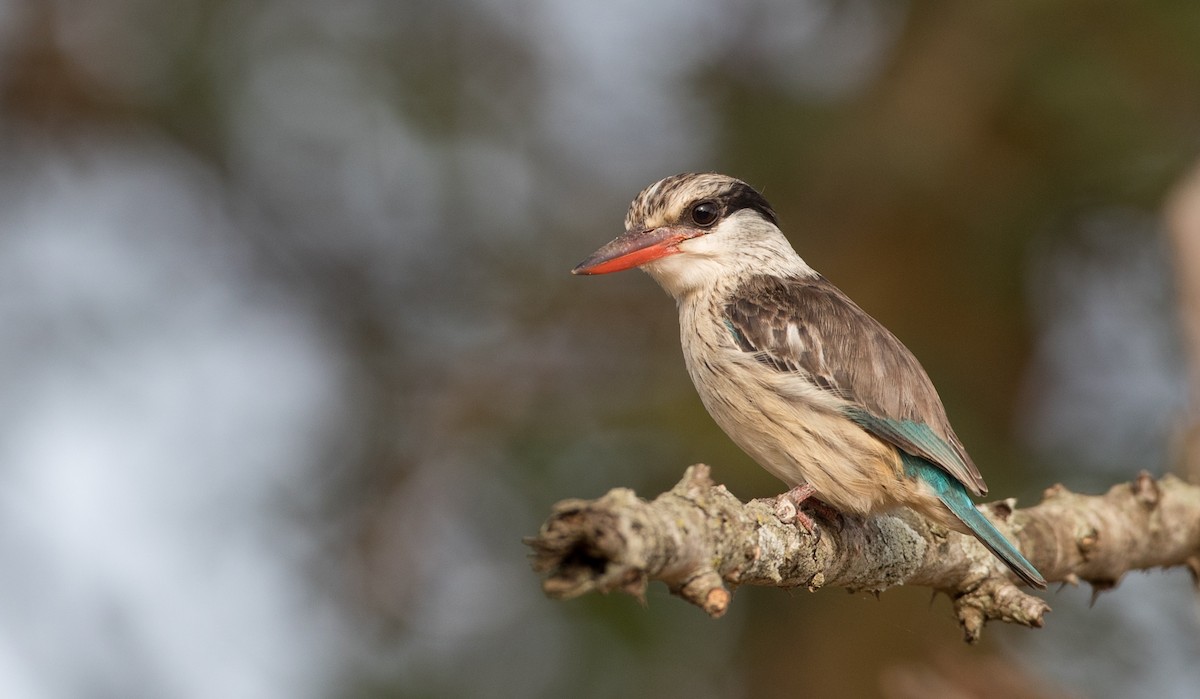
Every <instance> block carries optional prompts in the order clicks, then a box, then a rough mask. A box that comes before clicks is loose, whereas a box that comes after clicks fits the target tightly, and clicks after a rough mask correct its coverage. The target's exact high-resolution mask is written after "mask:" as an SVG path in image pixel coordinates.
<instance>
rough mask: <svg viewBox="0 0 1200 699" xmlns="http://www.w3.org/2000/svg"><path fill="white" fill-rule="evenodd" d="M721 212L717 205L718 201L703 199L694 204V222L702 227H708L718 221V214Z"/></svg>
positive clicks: (692, 214) (692, 212) (692, 213)
mask: <svg viewBox="0 0 1200 699" xmlns="http://www.w3.org/2000/svg"><path fill="white" fill-rule="evenodd" d="M720 213H721V209H720V207H718V206H717V204H716V202H711V201H702V202H700V203H699V204H696V205H694V206H692V211H691V216H692V223H694V224H696V225H697V226H700V227H701V228H707V227H708V226H711V225H713V224H714V223H716V221H717V216H718V215H719V214H720Z"/></svg>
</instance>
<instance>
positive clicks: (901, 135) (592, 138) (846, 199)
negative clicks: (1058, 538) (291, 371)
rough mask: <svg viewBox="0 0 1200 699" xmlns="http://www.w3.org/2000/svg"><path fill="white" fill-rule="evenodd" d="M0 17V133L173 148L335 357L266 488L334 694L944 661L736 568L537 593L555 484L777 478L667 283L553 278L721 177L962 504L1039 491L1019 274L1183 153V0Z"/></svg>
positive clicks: (723, 683) (1126, 204)
mask: <svg viewBox="0 0 1200 699" xmlns="http://www.w3.org/2000/svg"><path fill="white" fill-rule="evenodd" d="M3 7H4V12H5V13H6V14H7V17H8V21H9V22H10V28H9V29H7V30H4V31H3V32H0V42H2V45H3V47H4V53H3V56H4V57H3V60H2V62H0V149H3V150H4V151H6V152H8V153H9V154H10V156H12V155H13V154H17V153H27V152H31V151H36V149H38V148H49V149H52V150H57V151H63V152H66V153H68V154H70V153H72V152H76V151H81V150H84V149H86V146H87V144H88V143H89V142H91V141H100V142H113V141H116V142H138V141H149V142H161V141H166V142H169V143H170V144H172V145H173V146H175V147H179V148H181V149H183V150H184V151H185V152H186V153H187V154H188V157H190V158H193V159H195V160H196V161H198V162H200V163H203V164H204V165H205V167H207V168H208V169H209V171H210V172H211V173H212V176H213V177H214V178H215V179H216V180H217V181H218V182H219V183H220V185H219V187H220V197H221V206H224V207H227V208H228V209H229V210H230V211H232V212H233V213H234V215H235V217H236V219H237V221H238V225H237V226H236V228H235V229H234V232H233V235H235V236H237V237H238V240H237V241H232V240H231V241H229V243H230V245H234V244H236V245H242V244H247V243H248V244H249V246H250V249H251V253H252V258H253V260H252V269H253V270H254V275H255V277H256V280H258V281H259V282H261V283H263V284H266V285H269V286H270V288H272V289H278V290H280V294H279V296H278V298H279V299H280V300H279V301H277V302H278V303H286V304H288V305H290V306H292V307H295V308H300V309H302V310H303V312H304V313H306V314H308V316H309V317H311V318H312V319H313V322H314V323H315V324H316V326H317V327H318V328H319V329H320V333H321V335H322V337H323V340H324V341H325V342H327V343H328V344H329V346H330V347H332V348H334V349H335V351H336V354H337V356H338V357H339V358H340V359H339V361H340V364H339V366H338V367H337V368H336V372H337V374H338V376H339V379H340V382H341V383H340V386H341V396H340V399H339V402H338V404H337V405H336V406H332V407H330V408H329V421H330V424H329V429H328V435H327V437H326V438H325V443H324V444H323V445H322V446H321V448H319V449H318V450H317V452H316V453H314V454H313V455H312V458H313V464H312V465H311V471H310V472H311V474H312V479H311V480H312V482H311V484H310V488H311V492H312V493H315V495H308V494H306V495H304V496H293V497H292V498H291V499H290V500H288V502H286V503H285V505H286V508H287V509H288V510H289V511H290V512H291V513H292V517H293V520H292V521H293V525H294V526H296V527H299V528H303V529H305V530H307V531H310V532H315V535H316V536H317V537H318V539H319V540H320V541H322V542H323V547H322V549H321V552H322V553H321V555H320V556H318V557H317V559H316V560H313V561H311V562H310V568H309V570H308V572H309V573H311V574H312V576H313V578H314V579H315V580H317V581H318V582H319V585H320V587H319V589H320V590H321V591H322V592H321V594H325V595H330V596H332V597H334V598H335V599H337V600H339V603H340V604H342V605H343V608H344V609H345V610H347V611H346V613H347V614H348V615H349V616H350V617H351V618H352V619H353V620H354V624H355V626H354V628H355V629H356V634H357V635H358V638H359V641H360V645H361V646H362V648H359V649H357V650H355V651H353V652H351V651H344V655H341V654H339V655H337V657H339V658H340V660H339V661H338V662H340V663H342V666H341V668H340V669H339V672H340V673H342V675H343V677H342V680H341V681H340V685H339V686H340V687H341V688H342V689H340V690H339V693H340V694H341V695H342V696H362V697H392V696H413V697H416V696H429V697H432V696H461V695H481V696H539V695H540V696H558V695H567V694H569V695H571V696H580V697H583V696H596V697H601V696H614V695H636V694H642V695H659V696H680V695H684V694H687V695H689V696H721V697H726V696H727V697H735V696H753V697H773V696H780V697H782V696H794V695H795V694H797V693H802V694H805V695H813V696H824V695H836V696H878V695H881V694H882V692H883V690H882V689H881V682H882V681H883V680H881V678H882V677H885V676H894V674H893V675H886V673H885V670H887V669H888V668H891V669H893V670H894V669H895V668H896V667H904V666H906V664H908V663H914V664H916V663H920V662H923V659H924V658H927V657H933V656H935V655H936V654H939V653H941V654H944V653H946V652H947V651H946V649H947V648H952V647H954V646H955V644H958V643H959V641H958V632H957V630H956V629H955V628H954V626H953V624H952V622H951V621H950V617H949V614H948V613H947V609H946V607H945V604H944V601H940V602H935V603H934V604H933V606H932V608H930V606H929V604H928V601H927V598H926V597H925V596H924V595H923V594H920V593H919V591H910V590H901V591H896V592H889V593H887V594H885V595H884V596H883V598H882V599H881V600H880V601H878V602H876V601H874V600H871V599H865V600H864V599H860V598H858V597H846V596H841V595H838V594H836V593H833V592H822V593H819V594H816V595H810V594H808V593H805V592H796V593H792V594H787V593H781V592H779V591H774V590H741V591H739V592H738V595H737V597H736V599H735V604H734V608H733V612H732V613H731V614H730V618H727V619H724V620H721V621H718V622H711V621H708V620H706V619H703V618H701V615H699V613H698V612H695V611H694V610H692V609H688V608H685V607H684V606H683V605H682V604H681V603H679V602H678V601H676V600H674V599H670V598H668V597H667V595H666V594H665V592H663V591H662V590H653V591H652V592H651V594H650V600H649V605H648V607H647V608H641V607H639V606H637V605H635V604H633V603H631V602H630V601H629V600H626V599H586V600H579V601H575V602H571V603H567V604H560V603H551V602H549V601H546V600H543V599H541V598H540V597H539V596H538V593H537V581H536V578H535V577H534V576H533V574H532V573H529V572H528V571H527V570H525V569H524V561H523V557H524V555H525V552H524V551H523V549H522V547H521V545H520V537H521V536H523V535H527V534H530V533H532V532H533V531H534V529H535V527H536V526H537V525H538V523H539V521H540V519H541V517H542V516H543V515H544V514H545V512H546V511H547V510H548V507H549V506H550V505H551V504H552V503H553V502H554V501H556V500H558V499H562V498H566V497H594V496H597V495H599V494H601V493H603V492H604V491H605V490H607V489H608V488H611V487H616V486H629V487H634V488H636V489H637V490H638V491H639V492H640V493H643V494H645V495H652V494H654V493H656V492H658V491H660V490H662V489H665V488H667V487H669V486H670V485H671V484H672V483H673V482H674V480H675V479H676V478H678V476H679V475H680V474H682V471H683V467H684V466H685V465H687V464H689V463H693V462H697V461H704V462H707V463H710V464H713V465H714V467H715V473H716V475H717V477H718V478H721V479H722V480H724V481H725V482H727V483H728V484H729V485H730V487H731V489H732V490H733V491H734V492H736V493H738V494H739V495H741V496H743V497H750V496H761V495H767V494H770V493H772V492H774V491H775V490H777V489H778V487H779V485H778V484H777V483H775V482H774V481H773V480H772V479H771V478H770V477H768V476H766V475H765V474H764V473H762V472H761V470H759V469H758V468H756V467H755V466H754V465H753V464H752V463H751V462H750V461H749V459H748V458H747V457H745V456H744V455H743V454H741V453H740V452H738V451H737V450H736V448H735V447H733V446H732V445H731V444H730V443H729V442H728V440H727V439H725V437H724V436H723V435H721V434H720V433H719V431H718V430H717V429H716V428H715V426H714V425H713V424H712V423H711V421H710V420H709V418H708V417H707V416H706V415H705V413H704V411H703V408H702V407H701V406H700V404H699V401H698V400H696V398H695V396H694V392H693V390H692V388H691V386H690V384H689V382H688V379H687V376H686V374H685V372H684V370H683V366H682V362H681V361H680V355H679V349H678V338H677V330H676V325H675V322H676V321H675V316H674V309H673V308H672V304H671V303H670V301H669V300H668V299H667V298H666V297H665V296H664V295H663V294H661V293H660V292H659V290H658V289H656V288H655V287H654V286H653V284H652V283H651V282H650V281H649V280H647V279H645V278H642V277H641V276H640V275H633V274H630V275H625V276H621V277H614V278H603V279H575V278H571V277H570V276H569V275H568V274H567V271H568V270H569V269H570V268H571V266H572V264H573V263H575V262H576V261H577V260H578V259H580V258H582V257H583V256H584V255H586V254H587V253H588V252H590V251H591V250H592V249H593V248H595V247H597V246H598V245H600V244H601V243H603V242H605V241H606V240H608V239H609V238H611V237H612V236H614V235H616V234H617V233H618V232H619V230H618V229H619V227H620V223H621V220H622V217H623V214H624V207H625V206H626V205H627V202H628V201H629V199H630V198H631V197H632V196H633V195H634V194H635V193H636V192H637V191H638V190H639V189H640V188H641V187H643V186H645V185H646V184H648V183H650V182H651V181H653V180H655V179H657V178H659V177H662V176H665V175H668V174H673V173H675V172H679V171H684V170H689V169H712V170H720V171H726V172H729V173H730V174H734V175H736V176H739V177H741V178H743V179H745V180H747V181H749V182H751V183H752V184H754V185H756V186H758V187H760V188H762V189H764V190H765V193H766V195H767V196H768V198H769V199H770V200H771V201H772V203H773V204H774V205H775V206H776V208H777V209H778V210H779V212H780V213H781V217H782V220H783V223H784V228H785V232H787V233H788V235H789V237H790V238H791V239H792V241H793V243H794V244H795V245H796V247H797V249H798V250H799V251H800V252H801V254H802V255H803V256H804V257H805V258H806V260H808V261H809V262H810V263H811V264H812V265H813V266H815V267H816V268H818V269H820V270H821V271H822V272H824V273H825V274H826V275H827V276H828V277H829V278H831V279H832V280H833V281H834V282H835V283H837V284H839V285H840V286H841V287H842V288H843V289H845V290H846V291H847V292H848V293H849V294H850V295H851V296H852V297H853V298H855V299H856V300H857V301H858V302H859V303H860V304H861V305H862V306H863V307H865V308H866V309H867V310H868V311H869V312H871V313H872V314H874V315H876V317H878V318H879V319H880V320H882V321H883V322H884V323H885V324H886V325H888V326H889V327H891V328H892V329H893V330H894V331H895V332H896V333H897V334H898V335H899V336H900V337H901V338H902V339H904V341H905V342H906V343H907V344H908V345H909V346H910V347H911V348H912V349H913V350H914V351H915V352H916V354H917V355H918V356H919V357H921V359H922V361H923V363H924V364H925V366H926V367H927V368H928V370H929V371H930V373H931V375H932V376H933V377H934V379H935V382H936V383H937V384H938V386H939V388H940V390H941V392H942V395H943V398H944V400H945V402H946V404H947V406H948V409H949V412H950V414H951V416H952V418H953V419H954V421H955V424H956V425H957V426H958V430H959V432H960V434H961V436H962V437H963V438H964V441H965V442H966V443H967V445H968V446H969V447H970V448H971V450H972V452H973V453H974V455H975V460H976V461H977V462H979V463H980V464H981V466H982V467H983V471H984V473H985V475H986V476H987V478H988V480H989V482H990V483H991V485H992V490H993V493H995V494H996V495H998V496H1003V495H1007V494H1021V495H1023V496H1032V495H1034V494H1036V493H1037V492H1038V491H1039V490H1040V489H1041V488H1043V487H1045V486H1047V485H1049V484H1050V482H1051V481H1052V480H1057V479H1068V480H1069V479H1070V478H1071V475H1070V472H1069V471H1067V470H1059V471H1056V472H1055V473H1054V474H1053V475H1048V474H1047V473H1044V472H1040V471H1039V470H1038V468H1037V464H1038V460H1037V457H1036V456H1035V455H1034V454H1032V453H1031V452H1030V451H1028V450H1027V449H1026V448H1025V447H1024V446H1023V445H1022V444H1021V442H1020V441H1019V440H1018V439H1017V437H1016V435H1015V427H1016V423H1017V422H1018V418H1019V415H1018V414H1019V413H1020V412H1021V411H1023V410H1025V409H1026V408H1027V406H1028V401H1036V400H1037V399H1038V396H1039V395H1040V394H1041V393H1043V392H1048V391H1053V390H1054V386H1052V385H1039V386H1035V387H1033V388H1032V389H1030V387H1029V386H1028V384H1027V380H1026V377H1027V376H1028V371H1029V367H1030V363H1031V362H1032V361H1033V360H1032V357H1031V355H1032V352H1033V347H1034V344H1035V342H1036V338H1035V336H1034V333H1035V330H1036V327H1035V326H1034V324H1033V322H1032V321H1031V318H1030V306H1031V305H1034V306H1036V305H1038V304H1052V303H1054V300H1053V299H1046V298H1030V297H1029V294H1030V292H1029V289H1030V288H1031V287H1030V286H1029V284H1028V283H1027V274H1029V272H1030V270H1031V269H1035V267H1032V266H1031V265H1030V262H1031V258H1032V257H1033V256H1034V253H1035V252H1036V251H1038V250H1044V249H1046V248H1047V247H1048V246H1051V244H1052V243H1053V244H1060V243H1062V244H1065V245H1068V246H1070V245H1071V244H1072V241H1073V239H1074V236H1077V235H1078V231H1079V230H1080V226H1081V221H1085V220H1087V219H1088V217H1090V216H1093V215H1094V214H1095V212H1096V211H1098V210H1110V209H1129V210H1134V211H1140V212H1143V213H1144V214H1145V215H1146V216H1149V217H1153V216H1154V215H1156V211H1157V208H1158V206H1159V202H1160V200H1161V199H1162V197H1163V195H1164V192H1165V191H1166V188H1167V187H1169V186H1170V184H1171V183H1172V182H1173V181H1174V179H1175V178H1176V177H1177V176H1178V175H1179V173H1180V172H1181V171H1182V169H1183V168H1185V167H1187V166H1188V165H1189V164H1190V163H1191V162H1192V161H1193V160H1194V159H1195V156H1196V153H1197V145H1198V143H1200V141H1198V137H1200V126H1198V125H1200V89H1197V88H1198V87H1200V8H1198V7H1197V6H1196V5H1195V4H1194V3H1188V2H1181V1H1176V2H1165V3H1105V4H1102V5H1096V4H1094V3H1084V2H1075V1H1068V0H1060V1H1058V2H1013V3H986V4H945V3H934V2H913V3H909V4H900V3H887V2H880V1H878V0H814V1H813V2H807V3H801V4H794V3H786V2H782V1H778V0H758V1H756V2H752V3H749V4H746V3H733V2H729V1H728V0H724V1H716V2H711V3H708V4H706V5H703V6H697V7H695V8H691V7H688V6H687V5H686V4H683V3H674V2H673V3H667V4H664V5H662V6H660V7H656V8H655V9H650V8H645V7H641V6H639V5H637V4H636V3H616V4H612V5H606V6H605V9H598V8H594V7H589V6H586V4H584V3H561V4H560V3H545V2H542V3H539V2H514V3H502V2H497V1H493V0H454V1H442V2H424V1H408V2H402V3H390V2H383V1H382V0H379V1H372V0H355V1H354V2H345V3H318V2H296V3H286V2H271V1H267V0H263V1H258V2H238V1H235V0H177V1H176V2H170V3H157V2H152V1H151V0H107V1H106V2H99V3H89V4H88V5H87V6H86V7H82V6H78V5H76V4H72V3H66V2H62V3H55V2H28V3H21V2H15V3H9V4H8V5H7V6H3ZM9 160H10V162H17V161H16V160H13V159H11V158H10V159H9ZM1064 241H1065V242H1064ZM1153 466H1155V464H1136V465H1132V466H1131V470H1130V473H1132V472H1133V470H1135V469H1136V468H1142V467H1153ZM1060 468H1061V466H1060ZM464 578H465V579H467V580H468V581H469V582H465V583H464V582H462V580H463V579H464ZM1118 594H1119V593H1118ZM1124 602H1125V600H1124V599H1114V600H1113V601H1112V603H1113V604H1123V603H1124ZM1052 603H1055V604H1057V602H1054V601H1053V600H1052ZM1050 623H1051V624H1055V623H1058V619H1055V618H1052V619H1051V622H1050ZM1030 633H1031V632H1028V631H1018V630H1013V629H995V630H989V638H988V640H987V641H986V642H985V644H984V646H983V648H981V649H979V650H973V651H971V652H972V653H975V654H983V653H989V652H992V651H995V650H997V649H998V647H999V646H1001V645H1003V646H1007V647H1010V648H1013V649H1018V648H1019V647H1020V646H1021V644H1022V643H1023V639H1024V638H1025V637H1026V636H1028V635H1029V634H1030ZM364 649H365V650H364ZM1096 653H1097V654H1099V655H1103V654H1104V651H1103V649H1096ZM937 657H944V656H937ZM1096 690H1097V688H1096V687H1095V686H1093V687H1090V688H1089V691H1096Z"/></svg>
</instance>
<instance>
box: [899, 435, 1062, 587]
mask: <svg viewBox="0 0 1200 699" xmlns="http://www.w3.org/2000/svg"><path fill="white" fill-rule="evenodd" d="M901 459H902V460H903V462H904V472H905V473H906V474H907V475H909V476H910V477H913V478H918V479H920V480H921V481H923V482H924V483H926V484H928V485H929V486H930V487H931V488H933V491H934V493H936V494H937V496H938V499H939V500H941V501H942V502H943V503H944V504H945V505H946V507H948V508H949V509H950V511H951V512H953V513H954V516H955V517H958V518H959V519H960V520H961V521H962V523H963V524H965V525H967V528H968V529H970V530H971V533H972V534H974V535H975V538H977V539H979V541H980V543H982V544H983V545H984V546H986V547H987V548H988V550H989V551H991V552H992V553H994V554H995V555H996V557H997V558H999V559H1000V560H1002V561H1004V564H1005V565H1007V566H1008V567H1009V568H1011V569H1012V571H1013V572H1014V573H1016V574H1017V577H1019V578H1021V579H1022V580H1024V581H1025V582H1026V583H1027V584H1029V585H1030V586H1032V587H1037V588H1045V587H1046V579H1045V578H1043V577H1042V574H1041V573H1039V572H1038V571H1037V568H1034V567H1033V564H1032V563H1030V562H1029V561H1027V560H1025V557H1024V556H1022V555H1021V552H1020V551H1018V550H1017V548H1016V547H1015V546H1013V545H1012V542H1010V541H1009V540H1008V539H1006V538H1004V535H1003V534H1001V533H1000V532H999V530H997V529H996V527H995V526H994V525H993V524H992V523H991V521H990V520H988V518H987V517H985V516H984V514H983V513H982V512H980V511H979V510H978V509H977V508H976V507H975V503H974V502H973V501H972V500H971V496H970V495H969V494H968V493H967V489H966V487H965V486H964V485H963V484H962V483H959V482H958V481H957V480H955V479H954V477H953V476H951V475H950V474H949V473H946V472H945V471H943V470H942V469H940V468H938V467H937V466H934V465H933V464H931V463H929V462H928V461H926V460H925V459H922V458H920V457H917V456H911V455H909V454H905V453H903V452H902V453H901Z"/></svg>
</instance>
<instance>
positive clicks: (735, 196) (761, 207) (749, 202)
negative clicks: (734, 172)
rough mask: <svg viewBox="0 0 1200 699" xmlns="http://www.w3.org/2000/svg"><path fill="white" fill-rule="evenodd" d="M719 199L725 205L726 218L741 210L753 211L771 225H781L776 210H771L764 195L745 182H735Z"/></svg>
mask: <svg viewBox="0 0 1200 699" xmlns="http://www.w3.org/2000/svg"><path fill="white" fill-rule="evenodd" d="M718 198H719V199H720V201H721V203H722V204H723V205H724V208H725V215H726V216H728V215H729V214H732V213H733V212H735V211H739V210H741V209H753V210H754V211H757V212H758V213H760V214H762V216H763V218H765V219H767V220H768V221H770V222H771V223H773V224H775V225H776V226H778V225H779V218H778V217H777V216H776V215H775V210H774V209H772V208H771V205H770V204H768V203H767V200H766V199H765V198H764V197H763V195H761V194H759V193H758V192H757V191H755V190H754V188H753V187H751V186H750V185H748V184H746V183H744V182H735V183H734V184H733V186H731V187H730V188H729V189H728V191H726V192H724V193H723V194H722V196H720V197H718Z"/></svg>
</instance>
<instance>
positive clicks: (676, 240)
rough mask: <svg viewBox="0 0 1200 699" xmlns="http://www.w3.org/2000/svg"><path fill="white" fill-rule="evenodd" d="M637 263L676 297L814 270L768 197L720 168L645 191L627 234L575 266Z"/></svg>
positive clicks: (607, 268)
mask: <svg viewBox="0 0 1200 699" xmlns="http://www.w3.org/2000/svg"><path fill="white" fill-rule="evenodd" d="M632 267H641V268H642V269H643V270H645V271H646V272H647V273H648V274H649V275H650V276H651V277H653V278H654V279H655V280H656V281H657V282H658V283H659V284H661V285H662V287H663V288H664V289H666V290H667V292H668V293H670V294H671V295H673V296H675V297H676V298H681V297H682V296H684V295H686V294H688V293H690V292H692V291H694V290H697V289H701V288H705V287H711V286H713V285H715V284H718V283H720V282H723V281H736V280H738V279H740V278H742V277H745V276H750V275H752V274H763V273H776V274H788V273H792V274H794V273H798V272H800V273H802V272H804V271H805V270H808V267H807V265H805V264H804V262H803V261H802V260H800V258H799V256H798V255H796V253H795V251H794V250H793V249H792V247H791V245H790V244H789V243H788V242H787V239H786V238H785V237H784V236H783V234H782V233H781V232H780V231H779V225H778V219H777V218H776V216H775V211H774V210H773V209H771V205H770V204H768V203H767V200H766V199H764V198H763V196H762V195H761V194H759V193H758V192H757V191H755V189H754V188H753V187H751V186H750V185H748V184H746V183H745V182H742V181H741V180H737V179H734V178H732V177H728V176H726V175H718V174H716V173H704V174H695V173H687V174H683V175H673V176H671V177H667V178H666V179H662V180H659V181H658V182H655V183H654V184H652V185H650V186H649V187H647V188H646V189H644V190H642V192H641V193H640V194H638V195H637V197H636V198H635V199H634V200H633V204H631V205H630V207H629V213H628V214H627V215H626V216H625V232H624V233H622V234H621V235H619V236H617V238H616V239H614V240H613V241H612V242H610V243H608V244H607V245H605V246H604V247H602V248H600V249H599V250H597V251H596V252H594V253H592V255H591V256H590V257H588V258H587V259H586V260H584V261H583V262H580V263H579V264H578V265H577V266H576V267H575V269H573V270H571V271H572V273H574V274H608V273H609V272H619V271H621V270H624V269H630V268H632Z"/></svg>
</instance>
